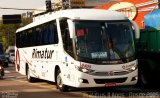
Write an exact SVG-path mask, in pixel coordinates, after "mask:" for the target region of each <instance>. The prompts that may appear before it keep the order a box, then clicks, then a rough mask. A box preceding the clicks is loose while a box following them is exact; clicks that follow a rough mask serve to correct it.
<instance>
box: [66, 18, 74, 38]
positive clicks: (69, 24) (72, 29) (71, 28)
mask: <svg viewBox="0 0 160 98" xmlns="http://www.w3.org/2000/svg"><path fill="white" fill-rule="evenodd" d="M67 23H68V27H69V32H70V33H69V34H70V38H73V37H74V34H75V27H74V23H73V21H72V20H69V19H68V20H67Z"/></svg>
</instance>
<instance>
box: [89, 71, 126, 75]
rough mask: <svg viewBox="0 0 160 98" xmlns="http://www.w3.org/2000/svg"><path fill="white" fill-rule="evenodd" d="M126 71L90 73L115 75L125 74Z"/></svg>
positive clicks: (94, 73)
mask: <svg viewBox="0 0 160 98" xmlns="http://www.w3.org/2000/svg"><path fill="white" fill-rule="evenodd" d="M128 73H129V72H128V71H110V72H93V73H91V74H92V75H95V76H117V75H126V74H128Z"/></svg>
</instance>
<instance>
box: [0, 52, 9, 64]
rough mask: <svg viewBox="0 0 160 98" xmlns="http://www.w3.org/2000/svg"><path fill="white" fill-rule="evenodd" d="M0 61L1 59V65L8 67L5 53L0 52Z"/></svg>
mask: <svg viewBox="0 0 160 98" xmlns="http://www.w3.org/2000/svg"><path fill="white" fill-rule="evenodd" d="M0 61H2V66H3V67H8V60H7V58H6V56H5V54H0Z"/></svg>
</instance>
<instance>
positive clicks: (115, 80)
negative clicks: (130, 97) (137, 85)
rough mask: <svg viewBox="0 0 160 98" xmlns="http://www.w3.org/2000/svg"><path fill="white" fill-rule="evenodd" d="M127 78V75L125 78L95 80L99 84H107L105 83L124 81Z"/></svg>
mask: <svg viewBox="0 0 160 98" xmlns="http://www.w3.org/2000/svg"><path fill="white" fill-rule="evenodd" d="M126 80H127V77H125V78H116V79H94V81H95V82H96V83H97V84H105V83H111V82H115V83H123V82H125V81H126Z"/></svg>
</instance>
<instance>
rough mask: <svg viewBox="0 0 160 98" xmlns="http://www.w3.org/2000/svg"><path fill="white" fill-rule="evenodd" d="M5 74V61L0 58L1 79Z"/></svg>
mask: <svg viewBox="0 0 160 98" xmlns="http://www.w3.org/2000/svg"><path fill="white" fill-rule="evenodd" d="M3 76H4V68H3V62H2V61H1V60H0V79H3Z"/></svg>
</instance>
